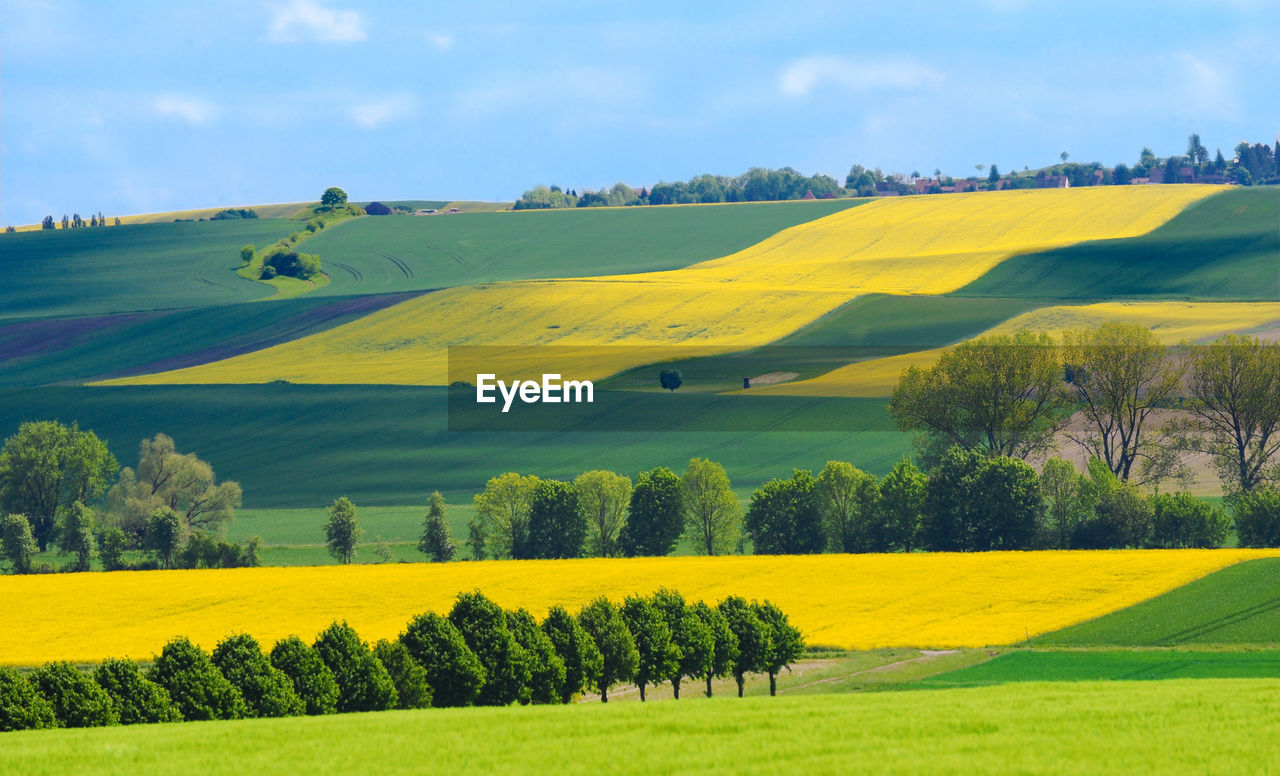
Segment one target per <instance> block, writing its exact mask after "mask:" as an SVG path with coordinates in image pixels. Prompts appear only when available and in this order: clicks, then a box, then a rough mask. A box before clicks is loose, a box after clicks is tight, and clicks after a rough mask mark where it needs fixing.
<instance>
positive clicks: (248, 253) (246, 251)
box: [240, 245, 257, 264]
mask: <svg viewBox="0 0 1280 776" xmlns="http://www.w3.org/2000/svg"><path fill="white" fill-rule="evenodd" d="M256 252H257V249H256V248H254V247H253V246H252V245H243V246H241V247H240V261H242V262H244V263H245V264H248V263H249V262H251V261H253V254H254V253H256Z"/></svg>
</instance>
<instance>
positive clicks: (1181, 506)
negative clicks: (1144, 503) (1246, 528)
mask: <svg viewBox="0 0 1280 776" xmlns="http://www.w3.org/2000/svg"><path fill="white" fill-rule="evenodd" d="M1152 505H1153V506H1154V507H1155V522H1154V531H1153V534H1152V539H1151V546H1152V547H1162V548H1166V549H1182V548H1185V547H1204V548H1212V547H1221V546H1222V542H1223V541H1224V540H1226V538H1227V529H1228V528H1229V527H1230V525H1231V519H1230V518H1229V517H1227V513H1226V512H1225V511H1224V510H1223V509H1222V508H1221V507H1216V506H1213V505H1212V504H1210V503H1209V502H1207V501H1205V500H1204V499H1200V498H1196V497H1195V496H1193V495H1191V494H1190V493H1186V492H1182V493H1172V494H1170V493H1159V494H1157V495H1156V497H1155V498H1154V499H1152Z"/></svg>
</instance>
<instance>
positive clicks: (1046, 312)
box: [751, 302, 1280, 396]
mask: <svg viewBox="0 0 1280 776" xmlns="http://www.w3.org/2000/svg"><path fill="white" fill-rule="evenodd" d="M1106 321H1116V322H1120V323H1136V324H1138V325H1140V326H1144V327H1146V328H1148V329H1150V330H1151V331H1152V332H1153V333H1154V334H1155V335H1156V337H1157V338H1159V340H1160V342H1161V343H1163V344H1165V345H1175V344H1177V343H1179V342H1183V341H1189V342H1196V341H1199V340H1204V339H1207V338H1211V337H1215V336H1218V335H1221V334H1227V333H1230V332H1250V331H1253V330H1256V329H1259V328H1261V327H1268V328H1280V303H1277V302H1102V303H1100V304H1090V305H1059V306H1054V307H1042V308H1040V309H1039V310H1032V311H1030V312H1026V313H1023V314H1021V315H1018V316H1015V317H1013V318H1010V319H1009V320H1007V321H1005V322H1004V323H1001V324H1000V325H998V326H995V327H992V328H991V329H990V330H989V331H988V332H986V333H987V334H1012V333H1014V332H1017V331H1023V330H1026V331H1033V332H1048V333H1049V334H1052V335H1053V336H1055V337H1057V336H1060V335H1061V334H1062V332H1063V331H1065V330H1068V329H1079V328H1086V327H1091V326H1098V325H1100V324H1102V323H1104V322H1106ZM947 349H948V348H934V349H931V350H922V351H919V352H916V353H906V354H903V355H900V356H889V357H886V358H876V359H870V360H867V361H860V362H858V363H855V364H850V365H848V366H845V367H841V368H839V369H835V370H833V371H831V372H828V373H826V374H824V375H819V376H818V377H814V378H812V379H809V380H801V381H798V382H794V383H781V384H779V385H767V386H761V387H758V388H752V389H751V393H753V394H758V393H773V394H781V395H785V396H888V395H889V394H891V393H892V392H893V388H894V386H895V385H897V384H898V376H899V375H901V374H902V371H903V370H904V369H906V368H907V367H911V366H930V365H932V364H934V363H935V362H937V360H938V357H939V356H940V355H941V354H942V353H943V352H945V351H946V350H947Z"/></svg>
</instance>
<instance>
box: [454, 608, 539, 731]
mask: <svg viewBox="0 0 1280 776" xmlns="http://www.w3.org/2000/svg"><path fill="white" fill-rule="evenodd" d="M449 622H451V623H453V625H454V627H456V628H457V629H458V631H459V632H461V633H462V638H463V640H465V641H466V642H467V646H468V647H470V648H471V651H472V652H474V653H475V654H476V657H478V658H479V659H480V665H482V666H484V684H483V685H482V686H481V687H480V694H479V695H478V696H477V698H476V703H477V704H478V705H481V706H509V705H511V704H512V703H516V702H521V703H525V702H528V700H529V692H530V690H529V683H530V682H531V681H532V666H531V665H530V658H529V653H528V652H526V651H525V649H524V647H521V646H520V644H519V643H517V642H516V638H515V636H514V635H512V633H511V629H510V628H509V627H507V616H506V613H505V612H503V611H502V608H501V607H500V606H498V605H497V604H495V603H494V602H493V601H491V600H489V599H488V598H486V597H485V596H484V595H483V594H482V593H480V592H479V591H476V592H474V593H459V594H458V600H457V602H456V603H455V604H454V605H453V609H451V610H450V611H449Z"/></svg>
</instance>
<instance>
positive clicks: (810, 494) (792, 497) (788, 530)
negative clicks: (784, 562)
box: [746, 469, 826, 555]
mask: <svg viewBox="0 0 1280 776" xmlns="http://www.w3.org/2000/svg"><path fill="white" fill-rule="evenodd" d="M746 525H747V532H748V533H749V534H750V535H751V541H752V543H753V544H754V546H755V553H756V554H757V555H804V554H812V553H818V552H822V548H823V546H824V545H825V544H826V540H825V538H824V537H823V535H822V512H821V508H820V504H819V500H818V481H817V480H816V479H814V476H813V475H812V474H811V473H809V472H808V471H805V470H803V469H796V470H795V472H794V473H793V474H792V475H791V477H790V478H789V479H785V480H783V479H772V480H769V481H768V482H766V483H765V484H764V485H761V486H760V487H759V488H756V490H755V492H754V493H752V494H751V506H750V507H749V508H748V509H747V520H746Z"/></svg>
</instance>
